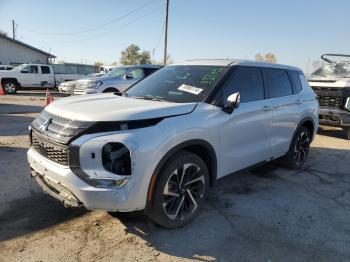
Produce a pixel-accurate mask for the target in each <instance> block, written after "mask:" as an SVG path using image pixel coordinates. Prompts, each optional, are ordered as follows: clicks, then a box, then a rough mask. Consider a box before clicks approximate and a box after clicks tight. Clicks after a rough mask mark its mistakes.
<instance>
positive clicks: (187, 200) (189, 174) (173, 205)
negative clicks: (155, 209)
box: [162, 163, 205, 220]
mask: <svg viewBox="0 0 350 262" xmlns="http://www.w3.org/2000/svg"><path fill="white" fill-rule="evenodd" d="M204 190H205V178H204V174H203V173H202V172H201V169H200V167H199V166H198V165H196V164H194V163H186V164H184V165H183V166H182V167H180V168H178V169H176V170H174V171H173V172H172V174H171V175H170V177H169V179H168V181H167V183H166V184H165V187H164V190H163V201H162V206H163V209H164V212H165V214H166V215H167V216H168V218H170V219H171V220H175V219H180V220H185V219H187V218H189V217H190V216H191V215H192V214H193V213H194V212H195V211H196V210H197V208H198V204H199V201H202V199H203V196H204Z"/></svg>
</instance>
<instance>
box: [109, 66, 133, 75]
mask: <svg viewBox="0 0 350 262" xmlns="http://www.w3.org/2000/svg"><path fill="white" fill-rule="evenodd" d="M129 69H130V67H116V68H114V69H113V70H112V71H109V72H108V73H106V74H105V75H106V76H114V77H122V76H123V75H125V73H126V72H127V71H128V70H129Z"/></svg>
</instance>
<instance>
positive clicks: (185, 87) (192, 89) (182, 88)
mask: <svg viewBox="0 0 350 262" xmlns="http://www.w3.org/2000/svg"><path fill="white" fill-rule="evenodd" d="M178 90H180V91H184V92H187V93H191V94H195V95H199V94H200V93H201V92H202V91H203V89H202V88H198V87H195V86H189V85H185V84H182V85H181V86H180V87H179V88H178Z"/></svg>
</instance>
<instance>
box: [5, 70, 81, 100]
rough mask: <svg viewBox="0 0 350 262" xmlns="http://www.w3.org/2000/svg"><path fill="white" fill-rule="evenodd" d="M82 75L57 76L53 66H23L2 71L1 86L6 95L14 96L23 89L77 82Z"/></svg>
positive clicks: (44, 87) (52, 86)
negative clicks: (71, 81) (69, 81)
mask: <svg viewBox="0 0 350 262" xmlns="http://www.w3.org/2000/svg"><path fill="white" fill-rule="evenodd" d="M82 76H83V75H82V74H55V73H54V70H53V68H52V66H50V65H45V64H22V65H19V66H17V67H15V68H14V69H12V70H0V84H1V87H2V88H3V90H4V91H5V93H7V94H14V93H16V92H17V90H18V89H21V88H40V89H41V88H42V89H46V88H54V87H56V86H57V85H58V84H59V83H61V82H64V81H68V80H76V79H79V78H81V77H82Z"/></svg>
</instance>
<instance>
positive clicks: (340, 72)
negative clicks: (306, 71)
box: [309, 54, 350, 140]
mask: <svg viewBox="0 0 350 262" xmlns="http://www.w3.org/2000/svg"><path fill="white" fill-rule="evenodd" d="M321 58H322V60H323V61H324V62H325V63H326V64H324V65H323V66H321V67H320V68H319V69H317V70H316V71H315V72H313V73H312V74H311V76H310V77H309V84H310V85H311V87H312V88H313V90H314V91H315V92H316V94H317V99H318V101H319V103H320V124H323V125H330V126H337V127H342V128H343V129H344V130H345V131H346V134H347V138H348V139H349V140H350V59H349V58H350V55H342V54H324V55H322V56H321Z"/></svg>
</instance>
